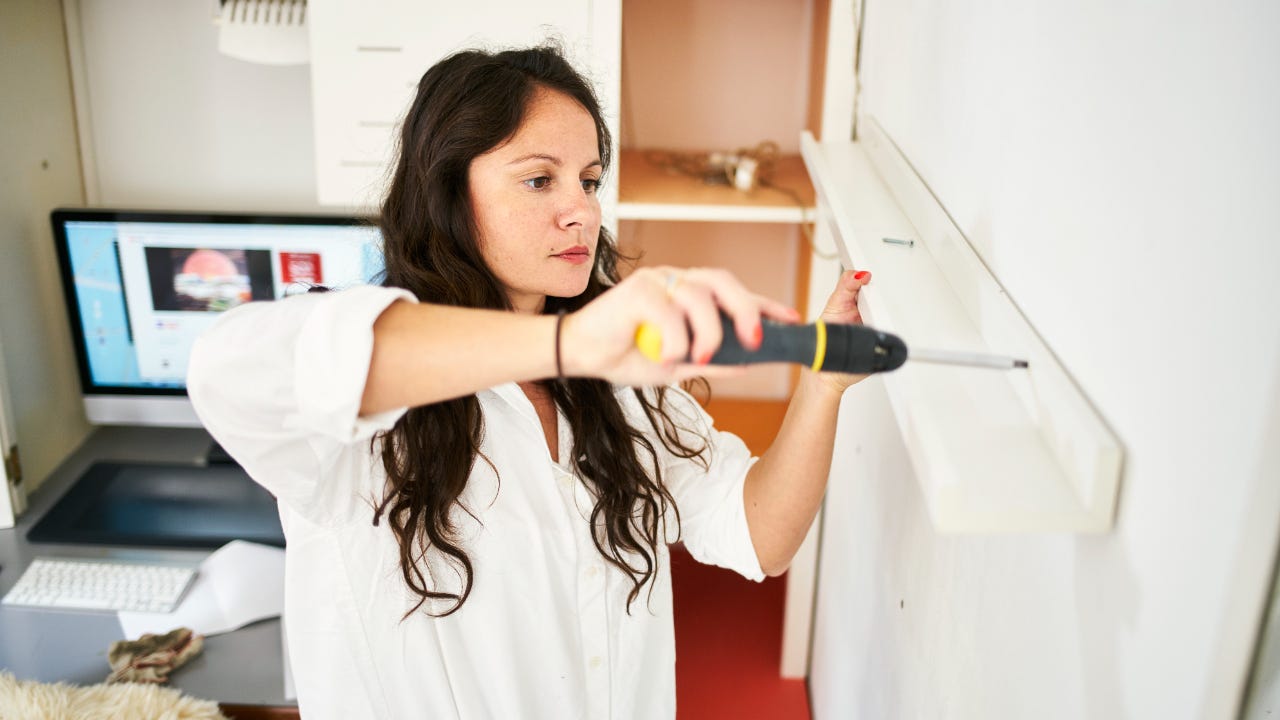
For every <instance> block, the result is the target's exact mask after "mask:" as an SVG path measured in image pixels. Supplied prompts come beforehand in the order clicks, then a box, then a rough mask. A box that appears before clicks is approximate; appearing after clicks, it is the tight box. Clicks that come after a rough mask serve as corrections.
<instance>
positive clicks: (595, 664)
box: [590, 655, 601, 670]
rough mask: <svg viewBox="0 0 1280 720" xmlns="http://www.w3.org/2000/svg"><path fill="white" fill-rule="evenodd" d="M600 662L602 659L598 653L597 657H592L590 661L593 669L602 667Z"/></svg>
mask: <svg viewBox="0 0 1280 720" xmlns="http://www.w3.org/2000/svg"><path fill="white" fill-rule="evenodd" d="M600 662H601V660H600V656H599V655H596V656H595V657H593V658H591V663H590V664H591V669H592V670H595V669H596V668H598V667H600Z"/></svg>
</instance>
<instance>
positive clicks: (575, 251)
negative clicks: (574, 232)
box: [552, 245, 591, 265]
mask: <svg viewBox="0 0 1280 720" xmlns="http://www.w3.org/2000/svg"><path fill="white" fill-rule="evenodd" d="M552 257H557V258H560V259H561V260H564V261H565V262H569V263H573V264H574V265H581V264H583V263H585V262H587V261H588V260H590V259H591V250H590V249H588V248H587V246H586V245H577V246H575V247H571V248H569V249H568V250H565V251H564V252H562V253H556V254H555V255H553V256H552Z"/></svg>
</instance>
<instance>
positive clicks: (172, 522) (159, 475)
mask: <svg viewBox="0 0 1280 720" xmlns="http://www.w3.org/2000/svg"><path fill="white" fill-rule="evenodd" d="M27 539H28V540H29V541H31V542H46V543H78V544H88V545H132V546H145V547H177V548H217V547H221V546H222V545H225V544H226V543H228V542H230V541H232V540H249V541H252V542H258V543H264V544H269V545H276V546H279V547H283V546H284V532H283V531H282V530H281V528H280V516H279V514H278V511H277V509H276V501H275V498H274V497H272V496H271V494H270V493H268V492H267V491H266V490H264V489H263V488H262V487H261V486H260V485H258V484H257V483H255V482H254V481H253V480H252V479H250V477H249V475H248V474H247V473H246V472H245V471H244V469H243V468H241V467H240V466H239V465H238V464H236V463H235V461H233V460H232V459H231V458H230V456H228V455H227V454H226V452H225V451H223V450H222V448H221V446H219V445H217V443H214V445H213V447H211V448H210V450H209V455H208V458H207V462H206V464H205V465H204V466H200V465H190V464H159V463H145V462H98V463H94V464H93V465H92V466H90V467H89V469H88V470H87V471H86V472H85V473H84V475H82V476H81V477H80V478H79V479H78V480H76V482H75V484H73V485H72V486H71V487H70V489H68V490H67V492H66V493H65V494H64V495H63V496H62V497H61V498H60V499H59V500H58V502H57V503H56V504H55V505H54V506H53V507H52V508H50V510H49V511H48V512H47V513H45V515H44V517H42V518H41V519H40V521H39V522H37V523H36V524H35V525H34V526H33V527H32V528H31V530H30V531H29V532H28V533H27Z"/></svg>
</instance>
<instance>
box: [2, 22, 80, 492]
mask: <svg viewBox="0 0 1280 720" xmlns="http://www.w3.org/2000/svg"><path fill="white" fill-rule="evenodd" d="M0 98H3V100H0V336H2V337H3V338H4V353H5V357H4V368H5V375H6V377H0V383H5V382H7V384H8V388H9V397H10V400H11V401H12V405H13V407H12V408H11V409H12V411H13V417H14V422H15V425H16V429H15V435H16V438H17V443H18V447H19V448H20V456H21V458H22V467H23V478H24V484H25V485H26V486H27V489H28V490H31V489H34V487H35V486H37V485H38V484H39V483H40V482H41V481H42V480H43V479H44V478H45V476H47V475H48V474H49V472H50V471H52V470H53V468H54V467H55V466H56V465H57V464H58V463H59V462H61V461H62V458H63V457H65V456H66V454H67V453H68V452H70V451H71V450H72V449H73V448H75V447H76V446H77V445H78V444H79V443H80V441H81V440H83V439H84V437H85V435H86V434H87V433H88V431H89V427H88V425H87V424H86V423H85V420H84V411H83V410H82V409H81V405H80V385H79V381H78V380H77V378H76V370H75V361H74V359H73V356H72V354H71V332H70V329H69V328H68V326H67V315H66V311H65V310H64V309H63V303H62V287H61V284H60V283H59V281H58V273H57V261H56V260H55V258H54V252H53V237H52V230H51V229H50V226H49V211H50V210H51V209H53V208H54V207H57V206H59V205H75V204H78V203H80V202H81V201H82V199H83V195H82V193H81V185H80V164H79V158H78V156H77V152H76V131H75V119H74V111H73V109H72V104H71V82H70V75H69V72H68V69H67V44H66V41H65V38H64V35H63V30H62V12H61V9H60V8H59V6H58V4H57V3H54V2H47V1H44V2H42V1H40V0H22V1H20V2H15V1H9V0H6V2H3V3H0Z"/></svg>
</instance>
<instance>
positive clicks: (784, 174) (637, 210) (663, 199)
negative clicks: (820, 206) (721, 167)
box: [618, 150, 814, 223]
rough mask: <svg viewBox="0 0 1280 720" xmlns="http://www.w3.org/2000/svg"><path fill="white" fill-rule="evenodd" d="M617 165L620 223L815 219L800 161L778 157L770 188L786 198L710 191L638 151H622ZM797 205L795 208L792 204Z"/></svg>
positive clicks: (760, 190) (765, 191)
mask: <svg viewBox="0 0 1280 720" xmlns="http://www.w3.org/2000/svg"><path fill="white" fill-rule="evenodd" d="M620 160H621V162H620V163H619V164H618V167H619V171H618V177H619V181H618V217H619V219H622V220H686V221H705V222H761V223H802V222H811V221H812V220H813V217H814V194H813V185H812V183H810V182H809V175H808V173H807V172H806V171H805V167H804V161H803V160H802V159H801V158H800V156H799V155H784V156H782V157H779V158H778V160H777V165H776V168H775V171H774V174H773V176H772V178H771V182H772V183H773V184H775V185H778V186H780V187H783V188H786V189H787V191H789V192H784V191H780V190H776V189H773V188H769V187H757V188H754V189H752V190H750V191H748V192H743V191H741V190H737V189H734V188H732V187H729V186H728V185H709V184H707V183H704V182H702V181H701V180H699V179H697V178H692V177H688V176H685V175H679V174H673V173H670V172H667V171H666V170H664V169H663V168H661V167H658V166H657V165H655V164H654V163H652V162H650V161H649V160H648V159H646V157H645V152H644V151H643V150H623V151H622V157H621V158H620ZM797 200H799V202H797Z"/></svg>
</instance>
